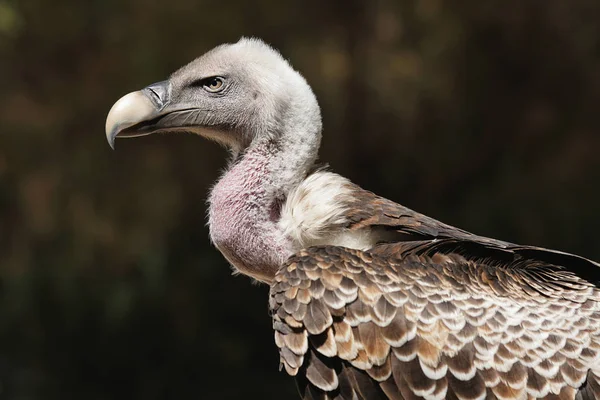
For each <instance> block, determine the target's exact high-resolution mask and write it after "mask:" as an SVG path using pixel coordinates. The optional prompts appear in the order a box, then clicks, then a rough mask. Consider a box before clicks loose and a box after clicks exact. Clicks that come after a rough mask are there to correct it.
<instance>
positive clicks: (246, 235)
mask: <svg viewBox="0 0 600 400" xmlns="http://www.w3.org/2000/svg"><path fill="white" fill-rule="evenodd" d="M311 94H312V93H311ZM315 106H316V101H315ZM298 108H300V110H299V111H303V112H300V113H299V112H295V113H294V112H291V111H293V108H291V109H288V113H286V114H287V117H286V118H284V119H283V123H282V124H281V125H280V127H281V128H280V129H279V132H276V133H275V134H269V133H268V132H263V133H260V134H258V135H257V136H256V139H255V140H254V141H253V142H252V143H251V144H250V145H249V147H248V148H247V149H246V150H245V151H244V152H243V153H242V154H240V155H239V156H238V157H237V158H236V159H235V160H234V162H233V163H232V164H231V165H230V167H229V168H228V170H227V171H226V173H225V174H224V175H223V176H222V178H221V179H220V180H219V182H217V184H216V185H215V187H214V188H213V190H212V193H211V195H210V197H209V203H210V207H209V226H210V235H211V239H212V241H213V242H214V244H215V246H216V247H217V248H218V249H219V250H220V251H221V253H223V255H224V256H225V258H227V260H228V261H229V262H230V263H231V264H232V265H233V266H234V267H235V268H236V269H237V270H238V271H239V272H241V273H243V274H245V275H249V276H251V277H253V278H255V279H257V280H259V281H262V282H266V283H272V282H273V278H274V276H275V273H276V272H277V270H278V268H279V267H280V265H281V264H282V263H283V262H284V261H285V260H286V259H287V258H288V257H289V256H291V255H292V254H293V249H294V243H293V242H292V240H291V239H290V238H289V237H287V236H286V235H285V234H284V231H283V229H282V228H281V227H280V225H279V219H280V214H281V207H282V206H283V203H284V202H285V200H286V198H287V195H288V193H289V192H290V191H291V190H292V189H294V188H295V187H297V186H298V185H299V184H300V183H301V182H302V181H303V180H304V179H305V178H306V176H307V175H308V173H309V171H310V170H311V168H312V167H313V165H314V163H315V160H316V158H317V152H318V148H319V144H320V140H321V123H320V115H319V111H318V106H316V113H315V111H312V112H310V110H308V111H309V112H308V113H307V110H306V108H307V107H306V104H299V107H298ZM297 111H298V110H297ZM310 118H313V121H312V122H311V123H308V122H309V121H308V120H309V119H310ZM315 121H317V122H318V123H315Z"/></svg>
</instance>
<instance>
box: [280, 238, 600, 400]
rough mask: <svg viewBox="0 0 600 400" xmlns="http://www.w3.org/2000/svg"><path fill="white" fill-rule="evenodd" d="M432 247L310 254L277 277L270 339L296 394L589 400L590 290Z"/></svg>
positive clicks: (593, 354) (598, 361) (594, 351)
mask: <svg viewBox="0 0 600 400" xmlns="http://www.w3.org/2000/svg"><path fill="white" fill-rule="evenodd" d="M437 245H438V241H430V242H427V241H422V242H413V243H408V244H406V243H405V244H402V243H395V244H391V245H385V246H387V247H385V246H383V247H381V248H379V249H377V248H376V249H374V250H373V251H372V252H361V251H358V250H350V249H345V248H340V247H334V246H325V247H311V248H308V249H305V250H303V251H301V252H300V253H299V254H298V255H296V256H294V257H292V258H291V259H290V260H289V262H288V263H287V264H286V265H285V266H283V267H282V268H281V269H280V270H279V272H278V273H277V275H276V277H275V283H274V284H273V286H272V288H271V299H270V307H271V310H272V313H273V322H274V323H273V326H274V329H275V340H276V343H277V346H278V347H279V348H280V353H281V363H282V365H283V366H284V367H285V369H286V371H288V373H290V374H291V375H296V376H297V377H298V381H299V387H300V388H301V392H302V394H303V396H304V398H321V399H334V398H335V399H386V398H391V399H416V398H424V399H445V398H448V399H451V398H456V399H483V398H498V399H507V398H521V397H523V398H541V397H545V396H550V397H552V398H560V399H573V398H577V399H591V398H600V397H597V395H599V394H600V390H599V387H600V386H599V385H598V382H599V381H600V380H599V378H598V375H596V374H597V373H600V306H599V304H600V303H599V302H598V301H599V300H600V292H599V290H598V289H597V288H596V287H595V286H594V285H591V284H589V283H588V282H586V281H584V280H583V279H581V278H579V277H578V276H577V275H575V274H573V273H572V272H570V271H566V270H564V269H561V268H560V267H558V266H553V265H547V264H545V263H542V262H538V263H536V262H532V261H531V260H529V261H528V262H524V264H523V265H519V264H518V262H517V263H513V264H510V263H509V264H506V263H502V262H499V261H498V260H497V259H494V258H493V257H492V258H487V259H486V258H480V259H477V260H473V259H469V258H468V257H465V256H463V255H461V254H458V253H456V252H452V251H450V250H449V249H445V250H444V251H441V250H440V249H442V248H443V247H440V248H436V246H437ZM393 246H396V247H395V248H394V247H393ZM402 246H404V247H402ZM394 255H395V256H394ZM550 397H548V398H550Z"/></svg>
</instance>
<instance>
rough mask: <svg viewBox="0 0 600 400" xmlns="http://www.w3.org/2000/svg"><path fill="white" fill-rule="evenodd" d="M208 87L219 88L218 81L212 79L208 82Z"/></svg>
mask: <svg viewBox="0 0 600 400" xmlns="http://www.w3.org/2000/svg"><path fill="white" fill-rule="evenodd" d="M209 86H219V80H218V79H216V78H215V79H212V80H211V81H210V84H209Z"/></svg>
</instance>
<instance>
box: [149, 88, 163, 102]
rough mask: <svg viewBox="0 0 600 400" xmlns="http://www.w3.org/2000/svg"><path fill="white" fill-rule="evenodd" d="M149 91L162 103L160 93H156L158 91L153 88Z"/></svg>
mask: <svg viewBox="0 0 600 400" xmlns="http://www.w3.org/2000/svg"><path fill="white" fill-rule="evenodd" d="M148 90H149V91H150V93H152V96H154V98H155V100H156V101H157V102H159V103H160V102H161V99H160V96H159V95H158V93H156V91H155V90H154V89H152V88H148Z"/></svg>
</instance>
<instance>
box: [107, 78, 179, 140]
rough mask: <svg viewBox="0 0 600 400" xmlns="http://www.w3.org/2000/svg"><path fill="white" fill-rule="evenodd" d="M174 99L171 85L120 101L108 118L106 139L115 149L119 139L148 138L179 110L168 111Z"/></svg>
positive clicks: (158, 85) (156, 85)
mask: <svg viewBox="0 0 600 400" xmlns="http://www.w3.org/2000/svg"><path fill="white" fill-rule="evenodd" d="M170 98H171V85H170V83H169V81H162V82H158V83H154V84H152V85H150V86H148V87H146V88H144V89H142V90H138V91H137V92H132V93H129V94H126V95H125V96H123V97H121V98H120V99H119V100H118V101H117V102H116V103H115V104H114V105H113V106H112V108H111V109H110V111H109V112H108V115H107V116H106V128H105V129H106V139H107V140H108V144H109V145H110V147H112V148H113V149H114V148H115V138H116V137H136V136H144V135H149V134H151V133H153V132H156V131H158V130H160V129H164V128H167V126H160V124H159V121H160V120H161V119H162V118H163V117H164V116H166V115H167V114H170V113H172V112H173V111H176V110H167V109H166V108H167V106H168V105H169V103H170Z"/></svg>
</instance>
